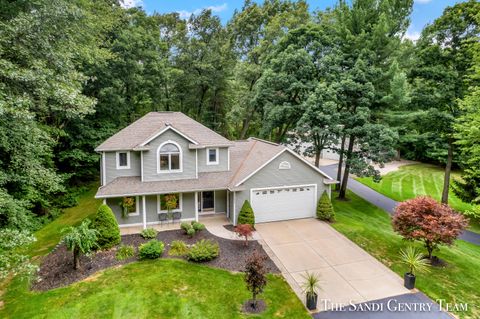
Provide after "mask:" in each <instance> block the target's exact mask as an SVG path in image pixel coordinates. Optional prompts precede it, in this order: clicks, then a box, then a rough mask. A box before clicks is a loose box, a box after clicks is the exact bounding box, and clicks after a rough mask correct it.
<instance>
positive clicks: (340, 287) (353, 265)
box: [255, 218, 409, 311]
mask: <svg viewBox="0 0 480 319" xmlns="http://www.w3.org/2000/svg"><path fill="white" fill-rule="evenodd" d="M255 227H256V229H257V232H258V234H259V235H260V237H261V238H262V241H263V244H264V246H265V248H266V250H267V253H270V255H271V256H272V257H273V260H274V261H275V262H276V263H277V266H279V268H280V270H281V271H282V273H283V275H284V276H285V278H286V280H287V282H288V283H289V284H290V285H291V286H292V288H293V290H294V291H295V293H297V295H298V296H299V298H300V299H301V300H304V299H305V297H304V294H303V293H302V289H301V286H302V284H303V281H304V279H303V276H304V275H305V274H306V272H309V273H315V274H317V275H318V276H319V278H320V288H321V289H320V291H319V301H318V310H319V311H323V310H328V309H331V308H332V307H335V306H336V305H339V304H346V305H348V304H350V303H361V302H366V301H371V300H376V299H382V298H386V297H391V296H396V295H401V294H405V293H409V290H407V289H406V288H404V287H403V281H402V279H401V278H400V277H399V276H397V274H395V273H394V272H393V271H391V270H390V269H389V268H387V267H386V266H384V265H383V264H382V263H380V262H379V261H377V260H376V259H375V258H373V257H372V256H371V255H369V254H368V253H367V252H365V251H364V250H363V249H361V248H360V247H359V246H357V245H356V244H354V243H353V242H351V241H350V240H349V239H348V238H346V237H345V236H343V235H342V234H340V233H339V232H337V231H336V230H335V229H333V228H332V227H330V225H328V224H327V223H324V222H321V221H318V220H316V219H312V218H307V219H297V220H289V221H281V222H272V223H263V224H257V225H256V226H255Z"/></svg>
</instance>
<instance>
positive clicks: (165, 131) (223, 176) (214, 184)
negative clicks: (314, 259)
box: [95, 112, 335, 228]
mask: <svg viewBox="0 0 480 319" xmlns="http://www.w3.org/2000/svg"><path fill="white" fill-rule="evenodd" d="M95 150H96V151H97V152H99V153H100V154H101V165H100V167H101V170H100V171H101V186H100V188H99V189H98V192H97V194H96V197H97V198H102V199H104V202H105V203H107V204H108V205H109V206H110V207H111V208H112V210H113V211H114V213H115V215H116V217H117V219H118V222H119V224H120V226H121V227H127V226H143V228H146V227H148V226H149V225H154V224H159V223H160V219H161V218H160V216H165V212H166V211H167V201H168V200H170V202H169V205H170V206H172V202H173V204H174V205H176V206H175V207H170V211H171V212H176V213H177V214H176V216H177V218H179V219H181V220H185V221H187V220H197V221H198V220H199V218H201V217H202V216H204V215H206V214H226V216H227V217H228V218H229V219H230V221H231V222H232V223H233V224H234V225H235V224H236V221H237V217H238V213H239V211H240V209H241V207H242V204H243V203H244V201H245V200H249V201H250V203H251V205H252V207H253V210H254V212H255V218H256V222H268V221H276V220H285V219H294V218H305V217H313V216H315V208H316V202H317V199H318V198H319V196H320V195H321V194H322V193H323V192H324V191H327V193H328V194H330V185H331V184H333V183H335V181H334V180H333V179H332V178H330V177H329V176H327V175H326V174H325V173H323V172H322V171H321V170H319V169H318V168H316V167H314V166H313V165H311V164H310V163H309V162H307V161H306V160H305V159H303V158H302V157H300V156H299V155H297V154H296V153H295V152H293V151H291V150H290V149H288V148H286V147H284V146H282V145H278V144H275V143H271V142H267V141H263V140H260V139H256V138H250V139H248V140H244V141H230V140H228V139H226V138H224V137H222V136H221V135H219V134H217V133H216V132H214V131H212V130H210V129H209V128H207V127H205V126H203V125H202V124H200V123H198V122H196V121H194V120H193V119H191V118H189V117H188V116H186V115H184V114H183V113H180V112H151V113H148V114H146V115H145V116H143V117H142V118H140V119H139V120H137V121H136V122H134V123H132V124H131V125H129V126H128V127H126V128H124V129H123V130H121V131H120V132H118V133H116V134H115V135H113V136H112V137H110V138H109V139H107V140H106V141H105V142H103V143H102V144H101V145H99V146H98V147H97V148H96V149H95ZM172 197H173V201H172ZM175 202H176V203H175Z"/></svg>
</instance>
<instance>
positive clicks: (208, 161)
mask: <svg viewBox="0 0 480 319" xmlns="http://www.w3.org/2000/svg"><path fill="white" fill-rule="evenodd" d="M210 150H215V152H216V154H217V155H216V156H215V158H216V161H214V162H210V156H208V154H209V153H210ZM206 153H207V156H206V157H207V165H218V164H219V163H220V161H219V157H220V150H219V148H218V147H209V148H207V152H206Z"/></svg>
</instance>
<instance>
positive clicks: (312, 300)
mask: <svg viewBox="0 0 480 319" xmlns="http://www.w3.org/2000/svg"><path fill="white" fill-rule="evenodd" d="M317 299H318V295H317V294H316V293H313V294H309V293H307V309H308V310H315V309H317Z"/></svg>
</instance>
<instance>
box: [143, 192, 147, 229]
mask: <svg viewBox="0 0 480 319" xmlns="http://www.w3.org/2000/svg"><path fill="white" fill-rule="evenodd" d="M146 207H147V205H146V204H145V195H143V196H142V213H143V229H146V228H147V209H146Z"/></svg>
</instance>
